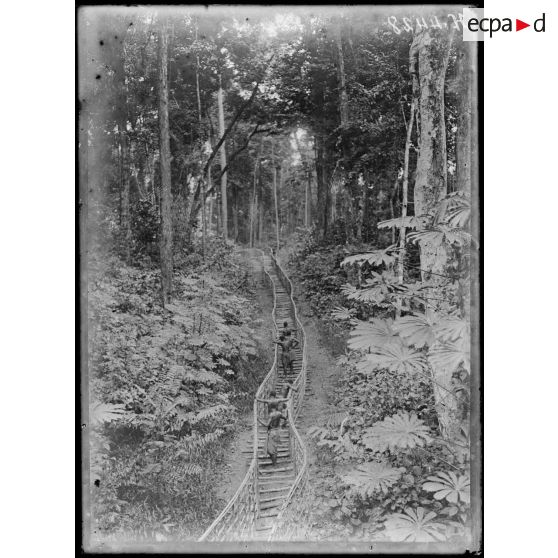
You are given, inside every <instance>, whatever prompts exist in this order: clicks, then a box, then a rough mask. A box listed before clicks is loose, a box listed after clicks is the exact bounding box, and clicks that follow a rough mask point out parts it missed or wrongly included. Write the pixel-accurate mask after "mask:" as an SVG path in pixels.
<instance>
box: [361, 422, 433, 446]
mask: <svg viewBox="0 0 558 558" xmlns="http://www.w3.org/2000/svg"><path fill="white" fill-rule="evenodd" d="M364 432H365V434H364V436H363V438H362V441H363V443H364V445H365V446H366V447H367V448H369V449H372V450H374V451H380V452H382V451H385V450H386V449H388V450H396V449H407V448H415V447H417V446H425V445H426V444H428V443H429V442H431V441H432V438H431V437H430V436H429V432H430V429H429V428H428V426H426V425H425V424H424V423H423V422H422V420H420V419H419V418H417V416H416V415H415V414H408V413H400V414H397V415H394V416H391V417H387V418H385V419H384V420H383V421H381V422H377V423H375V424H374V425H372V426H371V427H370V428H367V429H366V430H365V431H364Z"/></svg>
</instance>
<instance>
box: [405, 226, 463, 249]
mask: <svg viewBox="0 0 558 558" xmlns="http://www.w3.org/2000/svg"><path fill="white" fill-rule="evenodd" d="M407 238H408V240H409V242H420V243H421V244H428V245H430V246H432V247H434V248H439V247H440V246H442V244H444V243H446V244H455V245H457V246H467V245H469V244H470V242H471V235H470V234H469V233H468V232H467V231H465V230H463V229H459V228H452V227H448V226H446V225H438V226H436V227H434V228H432V229H426V230H422V231H416V232H412V233H410V234H409V235H408V237H407Z"/></svg>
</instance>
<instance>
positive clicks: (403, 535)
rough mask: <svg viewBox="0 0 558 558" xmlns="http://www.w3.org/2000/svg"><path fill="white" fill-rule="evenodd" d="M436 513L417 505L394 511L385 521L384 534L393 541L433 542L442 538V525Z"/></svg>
mask: <svg viewBox="0 0 558 558" xmlns="http://www.w3.org/2000/svg"><path fill="white" fill-rule="evenodd" d="M436 518H437V515H436V513H434V512H427V511H426V510H425V509H424V508H422V507H418V508H416V509H415V510H413V509H411V508H407V509H406V510H405V513H394V514H392V515H391V516H390V517H389V518H388V519H387V520H386V522H385V528H386V534H387V536H388V537H389V538H390V539H391V540H393V541H405V542H435V541H440V540H444V539H445V537H444V535H443V532H444V525H443V524H442V523H439V522H437V521H433V520H434V519H436Z"/></svg>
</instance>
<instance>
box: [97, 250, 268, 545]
mask: <svg viewBox="0 0 558 558" xmlns="http://www.w3.org/2000/svg"><path fill="white" fill-rule="evenodd" d="M210 249H211V252H210V253H209V254H208V257H207V258H206V259H205V260H204V263H203V265H199V262H198V261H197V259H198V256H199V254H197V252H196V251H192V252H190V253H189V254H186V255H185V256H184V257H183V258H182V261H181V266H182V269H183V271H184V272H183V273H182V274H179V273H176V274H175V278H174V284H175V292H174V298H173V303H172V304H168V305H167V306H166V307H165V308H163V307H162V306H161V305H160V279H159V273H158V272H157V271H156V270H154V269H151V268H150V267H147V266H145V265H144V266H142V267H129V266H125V265H123V263H122V262H121V261H120V260H119V259H118V258H116V257H109V258H105V259H104V260H103V261H104V263H103V264H100V263H97V264H96V265H92V268H91V272H90V275H89V385H90V400H91V413H90V421H91V424H92V427H93V428H92V431H91V437H90V442H91V490H92V500H93V501H92V503H93V506H92V508H93V531H94V533H95V534H96V535H97V536H99V537H101V538H103V539H104V540H106V539H108V540H118V541H120V542H122V540H123V537H124V538H129V539H130V540H137V539H138V538H145V539H149V540H171V539H175V538H191V537H192V536H196V535H198V534H200V532H201V530H202V528H203V527H204V526H207V524H208V522H209V521H210V520H211V519H213V518H214V517H215V515H216V514H217V513H218V511H219V509H220V507H221V506H222V505H223V502H219V501H217V499H216V495H215V493H214V490H213V487H214V484H215V475H216V474H217V469H218V467H217V465H218V463H219V461H220V460H221V459H222V457H223V455H224V451H225V450H226V444H227V440H228V439H229V437H230V436H231V434H232V432H233V429H234V424H235V419H236V417H237V415H238V413H239V412H242V411H244V410H246V409H249V407H250V405H251V401H252V397H253V393H254V392H255V390H256V388H257V386H258V385H259V382H260V380H261V377H262V375H263V374H264V373H265V371H266V370H267V365H266V363H265V356H264V355H265V350H264V345H263V341H262V339H261V338H260V336H259V335H260V334H259V332H258V322H257V321H256V317H255V315H254V314H252V312H257V311H258V309H257V308H255V306H254V304H253V303H252V302H250V303H249V302H248V299H247V297H249V296H250V291H249V288H250V281H249V278H248V277H247V275H246V273H238V269H239V267H240V266H239V262H235V260H234V258H233V257H232V255H231V248H230V245H227V244H226V243H224V242H222V241H215V242H214V245H212V246H210ZM194 260H196V261H195V262H194ZM189 261H190V262H191V263H192V265H190V266H189V265H188V262H189ZM92 264H93V262H92ZM194 265H195V266H196V269H197V271H195V272H194V271H193V266H194ZM220 267H226V268H227V272H220V271H219V268H220ZM209 270H211V273H209ZM233 289H234V290H235V292H236V293H239V292H241V293H243V294H232V290H233Z"/></svg>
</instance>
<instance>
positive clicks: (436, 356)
mask: <svg viewBox="0 0 558 558" xmlns="http://www.w3.org/2000/svg"><path fill="white" fill-rule="evenodd" d="M465 339H468V337H467V338H465ZM428 360H429V361H430V362H431V363H432V365H433V366H434V367H435V368H436V369H438V370H440V369H446V370H448V371H453V370H457V368H458V367H459V366H460V365H463V366H464V367H465V368H466V369H469V367H470V350H469V346H468V345H467V343H466V342H464V339H462V340H461V341H460V342H455V343H440V342H436V343H435V344H434V345H433V346H432V348H431V349H430V351H429V353H428Z"/></svg>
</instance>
